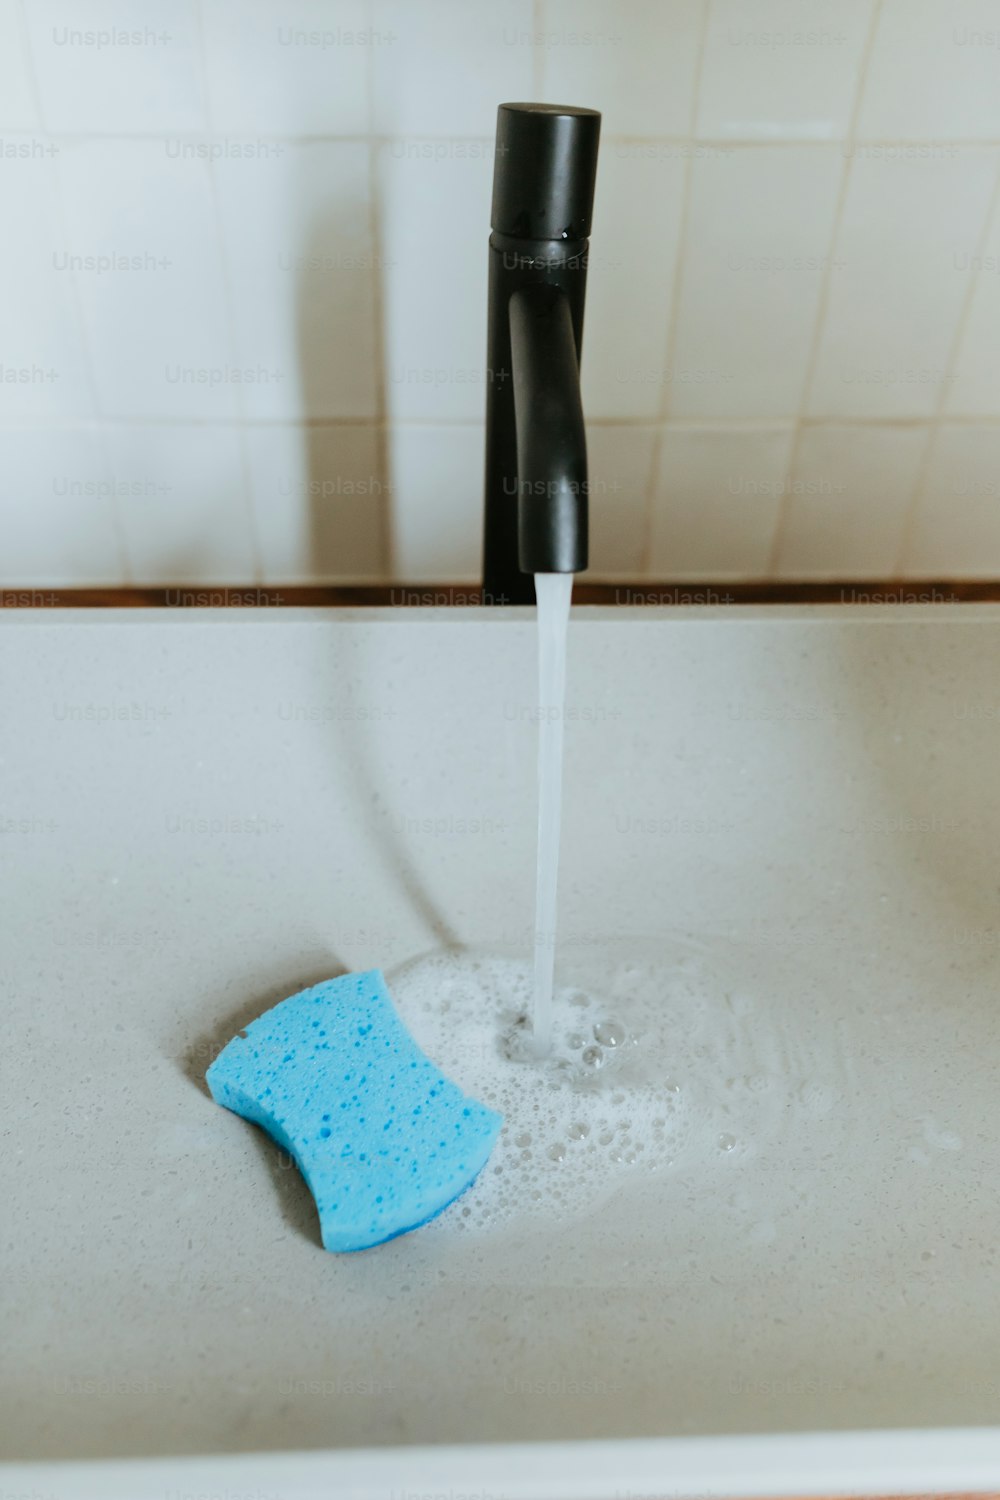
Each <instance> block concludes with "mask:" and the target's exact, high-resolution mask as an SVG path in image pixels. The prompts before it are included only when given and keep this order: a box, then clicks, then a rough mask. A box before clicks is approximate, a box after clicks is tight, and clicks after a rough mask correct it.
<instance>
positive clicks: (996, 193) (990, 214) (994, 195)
mask: <svg viewBox="0 0 1000 1500" xmlns="http://www.w3.org/2000/svg"><path fill="white" fill-rule="evenodd" d="M998 212H1000V162H998V164H997V169H996V175H995V178H994V182H993V187H992V189H991V190H990V196H989V201H988V202H987V204H986V213H985V215H984V216H983V223H982V226H981V228H980V231H979V236H978V239H977V241H976V251H975V253H976V256H977V257H978V260H979V268H978V269H977V271H976V273H975V275H973V276H970V277H969V285H968V286H967V288H966V291H965V296H964V297H963V299H962V305H961V307H960V308H959V311H958V317H957V319H956V320H955V332H954V335H953V337H952V343H951V348H950V350H949V352H948V359H947V362H946V364H945V371H944V379H943V380H942V381H941V389H940V391H939V393H938V399H937V403H936V405H935V408H934V411H933V413H932V414H931V418H930V423H929V428H928V433H927V441H926V443H925V444H924V451H923V453H922V455H921V460H920V465H919V468H918V470H917V476H916V479H915V481H914V485H913V494H912V495H911V496H910V500H909V504H908V505H907V508H906V512H905V514H904V516H903V523H902V527H901V529H900V538H899V550H898V552H897V554H896V575H897V577H900V578H901V577H903V576H904V570H905V569H906V567H907V565H908V563H909V560H910V556H911V555H912V552H913V543H914V539H915V536H916V530H917V520H918V517H919V515H920V511H921V508H922V506H923V502H924V499H925V497H926V493H927V486H928V483H929V481H930V475H931V463H932V460H933V458H934V455H935V453H936V452H937V446H938V439H939V436H940V433H941V429H942V427H943V426H944V425H945V424H946V413H945V408H946V407H947V405H948V398H949V396H950V395H951V389H952V386H953V384H954V381H955V371H956V369H957V367H958V360H959V356H960V354H961V352H962V345H963V343H964V342H965V334H966V331H967V329H968V326H969V322H970V319H971V317H972V305H973V303H974V301H975V298H976V292H977V291H978V289H979V286H980V284H981V280H982V274H983V273H982V259H983V255H984V254H985V250H986V246H987V245H988V244H989V239H990V233H991V231H992V228H993V223H994V220H995V218H996V215H997V213H998Z"/></svg>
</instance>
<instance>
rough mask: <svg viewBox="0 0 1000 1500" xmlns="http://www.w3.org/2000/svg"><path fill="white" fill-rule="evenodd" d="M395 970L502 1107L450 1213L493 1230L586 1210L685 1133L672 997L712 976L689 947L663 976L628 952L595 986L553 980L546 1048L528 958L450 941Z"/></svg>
mask: <svg viewBox="0 0 1000 1500" xmlns="http://www.w3.org/2000/svg"><path fill="white" fill-rule="evenodd" d="M388 977H389V984H390V986H391V989H392V992H393V995H394V996H395V999H396V1003H397V1006H398V1008H399V1011H400V1013H401V1015H403V1016H404V1018H405V1020H406V1024H407V1026H408V1027H409V1028H410V1030H411V1032H412V1034H413V1035H414V1036H415V1038H416V1039H417V1040H418V1042H419V1044H420V1046H421V1047H423V1049H424V1050H425V1051H426V1052H427V1054H428V1055H429V1056H430V1057H432V1058H433V1059H434V1060H435V1062H437V1064H438V1065H439V1066H440V1067H441V1068H442V1069H443V1070H444V1071H446V1072H447V1073H448V1075H449V1076H450V1077H453V1078H454V1079H455V1080H456V1081H457V1082H458V1083H459V1084H460V1085H461V1087H462V1088H463V1089H465V1090H466V1091H467V1092H469V1093H472V1094H474V1095H475V1097H477V1098H479V1099H481V1100H482V1101H483V1102H484V1103H485V1104H487V1105H489V1106H490V1107H491V1108H492V1109H495V1110H497V1111H499V1112H500V1113H501V1114H502V1115H503V1116H504V1126H503V1129H502V1131H501V1134H500V1138H499V1141H498V1142H497V1145H496V1147H495V1148H494V1152H493V1156H492V1158H491V1160H490V1162H489V1164H488V1166H487V1168H486V1169H485V1171H484V1172H483V1174H482V1176H481V1177H480V1179H479V1181H478V1182H477V1184H476V1187H475V1189H474V1191H473V1192H472V1193H470V1194H469V1196H468V1199H467V1200H466V1201H465V1202H463V1204H462V1205H461V1206H460V1207H459V1208H458V1209H457V1212H456V1211H453V1212H452V1213H450V1214H449V1215H447V1219H448V1221H449V1223H450V1224H458V1225H459V1226H460V1227H462V1228H465V1229H467V1230H474V1231H475V1230H478V1231H487V1230H492V1229H494V1228H496V1227H497V1226H501V1225H504V1224H511V1223H514V1222H517V1223H526V1222H530V1221H534V1220H538V1221H544V1222H545V1223H548V1224H551V1223H552V1221H553V1219H554V1218H555V1219H563V1220H565V1219H569V1218H575V1217H578V1216H580V1215H585V1214H589V1213H592V1212H593V1211H594V1210H595V1209H596V1208H597V1207H598V1206H599V1205H600V1204H601V1203H602V1202H605V1201H606V1200H607V1199H608V1197H610V1196H611V1195H612V1194H613V1193H614V1192H615V1191H616V1190H617V1189H618V1188H619V1187H620V1186H621V1185H622V1184H624V1183H626V1182H628V1181H629V1180H634V1179H635V1177H636V1175H637V1174H648V1173H651V1172H662V1171H663V1170H665V1169H667V1168H669V1166H670V1165H671V1163H672V1162H673V1161H674V1159H675V1157H676V1156H677V1154H678V1152H679V1151H681V1150H682V1149H683V1147H684V1146H685V1144H686V1142H687V1139H688V1136H689V1134H690V1128H691V1103H690V1101H689V1100H688V1099H687V1098H686V1097H685V1094H684V1092H683V1090H682V1088H681V1086H680V1084H679V1083H677V1082H676V1081H674V1079H673V1078H672V1076H671V1070H670V1059H671V1053H672V1044H671V1035H670V1018H671V1016H672V1015H675V1013H676V1002H677V1001H678V999H680V1000H681V1001H683V1000H684V999H685V998H686V999H687V1000H689V1001H692V1002H696V1003H698V1002H700V1003H703V1002H704V1000H705V998H706V995H707V992H708V991H709V990H714V984H712V985H710V984H709V983H708V980H707V977H706V976H705V975H704V974H703V973H700V972H699V970H698V966H697V964H694V965H692V962H691V960H690V958H687V959H685V960H683V961H682V963H681V964H679V965H677V966H675V967H674V968H673V969H672V971H671V973H670V975H669V977H667V976H665V974H664V972H663V970H662V968H661V969H659V970H645V969H644V968H643V966H642V965H641V964H638V963H629V962H627V961H625V962H621V963H619V964H618V965H617V967H616V968H615V970H614V971H613V972H612V974H611V975H609V976H604V977H603V982H602V983H601V984H600V985H599V986H595V988H594V989H593V990H585V989H581V988H578V987H575V986H566V985H563V986H560V987H557V988H556V990H555V992H554V996H553V1006H552V1049H551V1051H550V1053H549V1054H548V1055H547V1056H546V1057H544V1058H539V1057H538V1055H537V1053H536V1052H535V1050H534V1048H533V1047H532V1038H531V1026H530V1006H531V999H532V969H531V965H530V963H528V962H526V961H519V960H514V959H510V958H500V957H496V956H490V955H479V954H474V953H469V952H449V953H440V954H434V955H431V956H428V957H425V958H422V959H419V960H416V961H414V962H412V963H409V964H406V965H404V966H403V967H402V968H400V969H398V970H396V971H395V972H394V973H392V974H391V975H390V976H388ZM668 988H669V989H672V992H673V1000H674V1002H675V1003H674V1004H673V1005H671V1004H669V1003H668V1001H669V999H670V996H669V995H668V994H667V993H666V990H667V989H668ZM727 1149H731V1148H727Z"/></svg>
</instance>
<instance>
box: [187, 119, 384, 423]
mask: <svg viewBox="0 0 1000 1500" xmlns="http://www.w3.org/2000/svg"><path fill="white" fill-rule="evenodd" d="M273 144H274V148H275V151H276V152H277V153H278V154H274V152H272V151H269V152H268V153H267V154H266V155H263V156H256V157H248V158H227V159H224V160H220V161H218V162H216V163H215V164H214V167H213V170H214V172H215V176H216V181H217V183H218V191H219V204H220V213H221V220H222V226H223V239H224V244H225V252H226V261H227V266H228V271H229V276H230V281H231V286H232V296H233V309H234V318H235V340H236V348H237V360H238V362H239V364H241V365H243V366H247V367H256V366H258V365H259V366H260V367H261V368H263V369H267V370H270V371H273V372H275V373H276V374H277V375H278V376H279V377H280V378H277V379H273V380H268V381H261V382H260V383H258V384H254V385H248V386H246V387H245V389H244V391H243V403H244V405H243V409H244V413H245V415H247V416H248V417H251V418H254V417H261V418H269V419H278V420H284V421H295V420H297V419H299V418H300V417H302V416H307V417H365V416H373V415H374V414H375V411H376V403H377V398H376V358H377V353H376V347H375V298H376V287H377V283H378V281H379V279H380V277H381V276H382V275H383V274H384V271H385V264H384V261H385V257H376V255H375V253H374V250H373V246H372V240H371V227H370V215H371V202H370V177H369V156H368V153H369V147H368V146H367V144H363V143H361V142H358V143H357V144H353V143H350V142H322V143H321V142H314V143H310V144H304V145H293V144H291V143H284V142H282V143H273ZM404 253H406V254H412V251H411V250H407V251H404V250H403V248H402V246H396V247H395V249H394V254H396V255H399V256H402V255H403V254H404Z"/></svg>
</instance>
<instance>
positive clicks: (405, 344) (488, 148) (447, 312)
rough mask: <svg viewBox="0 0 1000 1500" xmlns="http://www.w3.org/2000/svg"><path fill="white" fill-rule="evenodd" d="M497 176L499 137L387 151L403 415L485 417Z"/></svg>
mask: <svg viewBox="0 0 1000 1500" xmlns="http://www.w3.org/2000/svg"><path fill="white" fill-rule="evenodd" d="M492 181H493V145H492V142H489V143H487V142H485V141H460V142H453V143H449V142H434V141H395V142H391V143H390V144H388V145H385V146H383V147H382V149H381V151H380V153H379V194H380V199H381V210H380V212H381V221H382V244H383V245H384V246H385V247H387V254H388V255H389V257H390V263H389V264H388V265H386V267H385V268H384V278H383V279H384V288H385V311H384V318H385V382H386V407H387V410H388V412H389V414H390V416H391V417H392V418H393V419H395V420H403V421H421V420H424V421H425V420H428V419H431V420H437V421H453V420H455V419H459V420H464V419H467V418H480V417H482V414H483V410H484V407H485V401H486V394H485V379H486V373H485V370H486V284H487V260H488V254H489V233H490V198H491V190H492ZM443 225H447V233H444V232H443V231H442V226H443Z"/></svg>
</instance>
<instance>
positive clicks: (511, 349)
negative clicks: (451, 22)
mask: <svg viewBox="0 0 1000 1500" xmlns="http://www.w3.org/2000/svg"><path fill="white" fill-rule="evenodd" d="M600 131H601V117H600V114H599V113H598V112H597V110H594V109H576V108H573V107H570V106H564V105H560V104H501V106H500V108H499V109H498V111H497V142H496V165H495V167H494V172H493V212H492V215H491V220H490V222H491V224H492V229H493V233H492V234H491V235H490V290H489V330H488V337H487V386H486V391H487V394H486V514H485V529H484V545H483V598H484V602H486V603H492V604H501V603H503V604H533V603H534V602H535V581H534V577H533V575H534V574H535V573H579V572H582V571H583V569H584V568H586V566H587V488H588V485H587V440H586V434H585V432H584V426H583V408H582V405H581V401H580V345H581V340H582V337H583V302H584V294H585V292H586V287H587V245H588V236H589V234H590V219H591V213H592V210H593V203H594V177H595V174H596V171H597V146H598V139H599V136H600Z"/></svg>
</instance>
